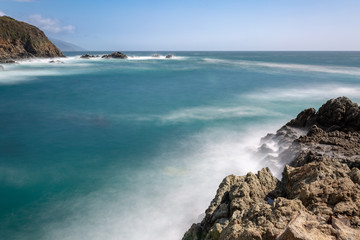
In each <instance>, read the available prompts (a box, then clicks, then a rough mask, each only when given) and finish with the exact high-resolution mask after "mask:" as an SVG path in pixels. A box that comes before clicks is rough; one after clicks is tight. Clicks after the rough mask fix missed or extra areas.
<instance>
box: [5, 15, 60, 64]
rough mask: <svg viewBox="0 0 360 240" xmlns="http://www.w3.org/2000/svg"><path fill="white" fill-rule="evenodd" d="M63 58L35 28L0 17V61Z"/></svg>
mask: <svg viewBox="0 0 360 240" xmlns="http://www.w3.org/2000/svg"><path fill="white" fill-rule="evenodd" d="M30 57H39V58H52V57H64V55H63V54H62V52H61V51H60V50H59V49H58V48H57V47H56V46H55V45H54V44H52V43H51V42H50V41H49V39H48V38H47V37H46V35H45V34H44V33H43V32H42V31H41V30H40V29H38V28H37V27H35V26H32V25H30V24H27V23H24V22H19V21H16V20H15V19H13V18H10V17H7V16H2V17H0V60H2V61H3V62H4V61H5V62H6V61H9V59H21V58H30Z"/></svg>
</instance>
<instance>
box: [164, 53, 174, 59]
mask: <svg viewBox="0 0 360 240" xmlns="http://www.w3.org/2000/svg"><path fill="white" fill-rule="evenodd" d="M172 57H173V55H172V54H169V55H166V57H165V58H172Z"/></svg>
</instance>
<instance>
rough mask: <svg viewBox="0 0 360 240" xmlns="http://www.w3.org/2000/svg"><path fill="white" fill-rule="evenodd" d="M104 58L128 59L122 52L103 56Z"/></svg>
mask: <svg viewBox="0 0 360 240" xmlns="http://www.w3.org/2000/svg"><path fill="white" fill-rule="evenodd" d="M102 58H120V59H126V58H128V57H127V56H126V55H125V54H123V53H122V52H114V53H112V54H105V55H103V56H102Z"/></svg>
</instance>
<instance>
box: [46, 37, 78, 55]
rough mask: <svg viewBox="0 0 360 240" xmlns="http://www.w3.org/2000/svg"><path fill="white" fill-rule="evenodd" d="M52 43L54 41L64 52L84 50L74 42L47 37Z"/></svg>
mask: <svg viewBox="0 0 360 240" xmlns="http://www.w3.org/2000/svg"><path fill="white" fill-rule="evenodd" d="M49 39H50V41H51V42H52V43H54V44H55V45H56V46H57V47H58V48H60V50H61V51H64V52H76V51H85V49H83V48H82V47H79V46H77V45H75V44H72V43H68V42H65V41H62V40H59V39H55V38H49Z"/></svg>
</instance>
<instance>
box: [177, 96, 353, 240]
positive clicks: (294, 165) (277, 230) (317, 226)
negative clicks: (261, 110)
mask: <svg viewBox="0 0 360 240" xmlns="http://www.w3.org/2000/svg"><path fill="white" fill-rule="evenodd" d="M359 112H360V108H359V107H358V105H357V104H356V103H352V102H351V101H350V100H349V99H348V98H346V97H341V98H337V99H332V100H329V101H328V102H327V103H325V104H324V105H323V106H322V107H321V108H320V109H319V110H318V112H316V111H315V109H307V110H304V111H303V112H301V113H300V114H299V115H298V116H297V118H296V119H293V120H291V121H290V122H289V123H287V124H286V125H285V126H283V127H282V128H281V129H280V130H279V131H278V132H277V133H276V134H271V135H268V136H266V137H265V138H264V139H263V140H262V141H264V142H266V141H269V140H273V141H276V142H278V143H279V142H282V143H284V146H286V148H287V149H285V150H283V153H286V154H283V157H288V158H290V159H288V160H287V162H289V163H290V165H286V166H285V168H284V170H283V177H282V181H279V180H277V179H276V178H275V177H274V176H273V175H272V174H271V172H270V170H269V169H268V168H264V169H262V170H261V171H259V172H258V173H257V174H253V173H248V174H247V175H246V176H241V177H238V176H234V175H230V176H228V177H226V178H225V179H224V180H223V182H222V183H221V184H220V186H219V189H218V191H217V194H216V196H215V198H214V200H213V201H212V202H211V204H210V206H209V208H208V209H207V210H206V212H205V213H206V216H205V218H204V219H203V221H202V222H201V223H198V224H193V225H192V226H191V228H190V229H189V230H188V231H187V232H186V233H185V235H184V237H183V240H231V239H237V240H245V239H274V240H275V239H278V240H292V239H303V240H306V239H360V170H359V167H360V127H359V126H360V124H359V121H360V115H359ZM297 130H298V131H297ZM299 133H305V134H299ZM301 135H303V136H301ZM264 144H265V143H264ZM260 150H261V149H260ZM289 152H290V153H291V154H289Z"/></svg>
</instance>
